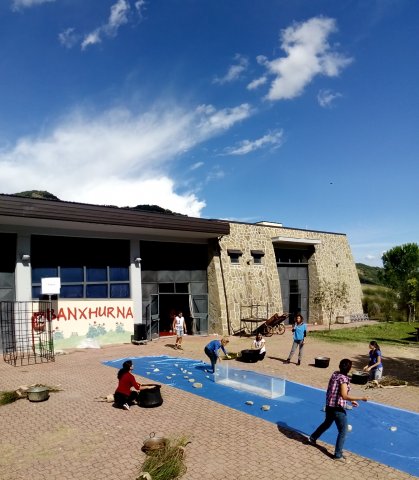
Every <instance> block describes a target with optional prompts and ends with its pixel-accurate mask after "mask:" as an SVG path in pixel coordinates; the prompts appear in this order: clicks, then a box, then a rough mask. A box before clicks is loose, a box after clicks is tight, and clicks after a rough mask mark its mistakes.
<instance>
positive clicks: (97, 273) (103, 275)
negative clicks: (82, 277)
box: [86, 267, 108, 282]
mask: <svg viewBox="0 0 419 480" xmlns="http://www.w3.org/2000/svg"><path fill="white" fill-rule="evenodd" d="M86 280H87V281H88V282H106V281H107V280H108V269H107V268H106V267H102V268H99V267H86Z"/></svg>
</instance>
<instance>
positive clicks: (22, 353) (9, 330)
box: [0, 301, 55, 366]
mask: <svg viewBox="0 0 419 480" xmlns="http://www.w3.org/2000/svg"><path fill="white" fill-rule="evenodd" d="M53 318H55V316H54V314H53V313H52V308H51V302H41V301H36V302H0V337H1V345H2V350H3V360H4V361H5V362H7V363H9V364H11V365H14V366H16V365H19V364H20V365H30V364H34V363H42V362H53V361H54V360H55V357H54V340H53V335H52V328H51V322H52V320H53Z"/></svg>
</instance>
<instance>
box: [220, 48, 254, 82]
mask: <svg viewBox="0 0 419 480" xmlns="http://www.w3.org/2000/svg"><path fill="white" fill-rule="evenodd" d="M234 60H235V63H234V64H233V65H230V67H229V69H228V71H227V73H226V74H225V75H224V76H223V77H215V78H214V80H213V83H218V84H219V85H223V84H225V83H231V82H234V81H235V80H238V79H239V78H240V77H241V76H242V74H243V73H244V72H245V71H246V70H247V67H248V66H249V60H248V59H247V58H246V57H244V56H243V55H240V54H238V53H237V54H236V55H235V57H234Z"/></svg>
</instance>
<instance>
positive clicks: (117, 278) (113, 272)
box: [109, 267, 129, 282]
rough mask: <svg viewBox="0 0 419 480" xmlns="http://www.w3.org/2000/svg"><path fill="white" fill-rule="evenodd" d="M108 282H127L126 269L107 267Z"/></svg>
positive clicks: (127, 271)
mask: <svg viewBox="0 0 419 480" xmlns="http://www.w3.org/2000/svg"><path fill="white" fill-rule="evenodd" d="M109 280H110V281H111V282H123V281H127V280H129V270H128V267H109Z"/></svg>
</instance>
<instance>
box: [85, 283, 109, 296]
mask: <svg viewBox="0 0 419 480" xmlns="http://www.w3.org/2000/svg"><path fill="white" fill-rule="evenodd" d="M86 298H108V285H107V284H92V285H89V284H87V285H86Z"/></svg>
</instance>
